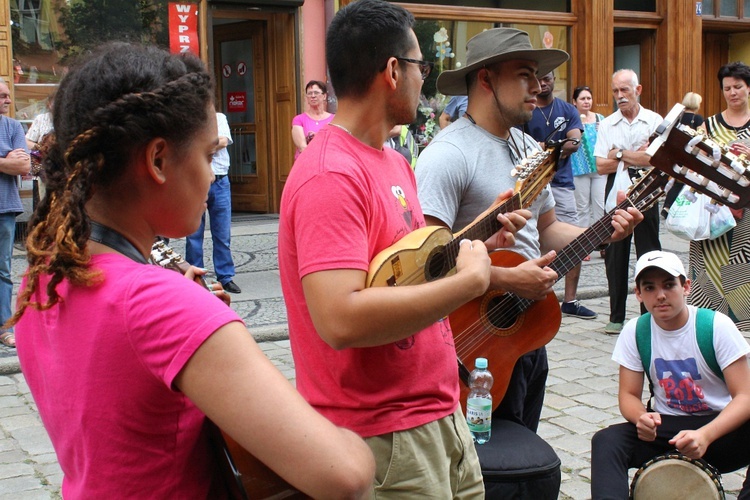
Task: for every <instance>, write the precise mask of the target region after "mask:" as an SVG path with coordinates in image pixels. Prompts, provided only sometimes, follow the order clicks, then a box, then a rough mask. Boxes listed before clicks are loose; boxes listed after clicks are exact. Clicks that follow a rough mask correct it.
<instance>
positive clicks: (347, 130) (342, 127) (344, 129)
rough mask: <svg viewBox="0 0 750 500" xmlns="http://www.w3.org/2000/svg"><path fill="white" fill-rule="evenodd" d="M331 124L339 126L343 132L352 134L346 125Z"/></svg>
mask: <svg viewBox="0 0 750 500" xmlns="http://www.w3.org/2000/svg"><path fill="white" fill-rule="evenodd" d="M331 125H333V126H334V127H338V128H340V129H341V130H343V131H344V132H346V133H347V134H349V135H352V133H351V132H350V131H349V129H348V128H346V127H344V126H343V125H339V124H338V123H331Z"/></svg>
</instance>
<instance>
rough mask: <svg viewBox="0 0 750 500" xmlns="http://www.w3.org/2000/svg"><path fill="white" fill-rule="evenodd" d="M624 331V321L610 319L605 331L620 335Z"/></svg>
mask: <svg viewBox="0 0 750 500" xmlns="http://www.w3.org/2000/svg"><path fill="white" fill-rule="evenodd" d="M621 331H622V323H613V322H612V321H610V322H609V323H607V326H605V327H604V333H606V334H609V335H619V334H620V332H621Z"/></svg>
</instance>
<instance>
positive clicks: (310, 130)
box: [292, 113, 336, 160]
mask: <svg viewBox="0 0 750 500" xmlns="http://www.w3.org/2000/svg"><path fill="white" fill-rule="evenodd" d="M334 116H336V115H334V114H333V113H331V114H330V115H328V118H324V119H322V120H315V119H313V118H311V117H310V115H308V114H307V113H302V114H299V115H297V116H295V117H294V118H293V119H292V126H295V125H299V126H300V127H302V130H303V131H304V132H305V139H307V143H308V144H310V141H311V140H312V138H313V137H315V134H317V133H318V131H319V130H320V129H321V128H323V127H325V126H326V125H328V124H329V123H331V121H333V117H334ZM299 154H300V150H299V149H297V150H296V151H295V152H294V159H295V160H296V159H297V157H298V156H299Z"/></svg>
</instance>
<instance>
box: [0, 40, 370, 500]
mask: <svg viewBox="0 0 750 500" xmlns="http://www.w3.org/2000/svg"><path fill="white" fill-rule="evenodd" d="M212 95H213V87H212V82H211V78H210V76H209V75H208V73H206V71H205V69H204V68H203V66H202V64H201V63H200V61H199V60H197V59H196V58H194V57H191V56H176V55H170V54H168V53H166V52H164V51H161V50H159V49H156V48H153V47H136V46H132V45H128V44H112V45H108V46H106V47H104V48H103V49H101V50H100V51H98V52H97V53H95V54H93V55H91V56H89V57H88V58H87V59H86V60H85V61H83V62H82V63H80V64H79V65H77V66H76V67H74V68H72V69H71V71H70V72H69V73H68V75H67V76H66V77H65V78H64V80H63V81H62V83H61V84H60V88H59V90H58V94H57V98H56V100H55V108H54V111H53V115H54V116H53V119H54V127H55V132H56V143H55V144H54V145H53V146H52V147H51V150H50V152H49V154H48V155H47V157H46V158H45V160H44V167H45V173H46V175H47V180H48V185H47V196H46V197H45V199H44V200H42V202H41V204H40V206H39V208H38V210H37V211H36V214H35V217H34V220H33V221H32V230H31V232H30V234H29V237H28V242H27V249H28V260H29V268H28V271H27V273H26V276H25V279H24V282H23V283H22V285H21V291H20V293H19V296H18V301H17V302H18V311H17V313H16V314H15V316H14V317H13V318H12V319H11V320H10V322H13V323H16V322H17V327H16V333H17V336H18V356H19V359H20V362H21V367H22V369H23V373H24V376H25V377H26V380H27V382H28V385H29V388H30V389H31V393H32V395H33V397H34V399H35V401H36V404H37V406H38V408H39V414H40V416H41V418H42V421H43V422H44V425H45V427H46V429H47V431H48V433H49V435H50V438H51V440H52V443H53V445H54V447H55V451H56V453H57V457H58V460H59V463H60V466H61V468H62V470H63V473H64V479H63V488H62V494H63V497H64V498H66V499H74V498H102V497H105V496H106V495H107V494H109V495H110V496H111V495H112V494H114V495H116V496H117V497H120V498H146V497H148V498H222V497H223V496H226V493H227V492H226V491H223V489H222V488H223V485H222V484H221V481H220V480H219V479H220V478H219V472H218V465H217V462H216V460H215V458H214V455H213V452H212V450H211V444H210V437H209V432H208V430H207V429H208V427H207V426H205V425H204V424H205V423H206V417H208V418H210V419H211V420H212V421H213V422H214V423H215V424H216V425H217V426H218V427H220V428H221V429H223V430H224V431H225V432H226V433H227V434H229V435H230V436H232V437H233V438H234V439H235V440H236V441H237V442H239V444H240V445H242V447H243V448H245V449H246V450H248V451H249V452H250V453H252V454H253V455H255V456H256V457H257V458H259V459H260V460H261V461H263V462H264V463H265V464H266V465H268V466H269V467H271V468H272V469H274V470H275V471H276V472H277V473H279V475H281V476H282V477H283V478H284V479H285V480H286V481H288V482H289V483H291V484H292V485H293V486H295V487H296V488H298V489H300V490H302V491H303V492H305V493H306V494H308V495H310V496H313V497H325V498H339V497H340V498H344V497H349V498H356V497H358V496H362V495H364V494H366V492H367V491H368V490H369V487H370V485H371V482H372V477H373V471H374V463H373V459H372V455H371V453H370V451H369V448H368V447H367V446H366V445H365V444H364V443H363V442H362V441H361V440H360V439H359V437H357V436H356V435H355V434H353V433H351V432H349V431H346V430H343V429H340V428H338V427H336V426H334V425H333V424H331V423H330V422H329V421H327V420H325V419H324V418H323V417H322V416H321V415H320V414H318V413H317V412H316V411H314V410H313V409H312V408H311V407H310V406H308V405H307V403H306V402H304V400H303V399H302V398H301V397H300V396H299V394H298V393H297V392H296V391H295V390H294V388H293V387H292V386H291V385H290V384H289V382H288V381H287V380H286V378H285V377H284V376H283V375H282V374H281V373H280V372H279V371H278V370H276V368H275V367H274V366H273V365H272V364H271V362H270V361H269V360H268V359H267V358H265V356H264V355H263V353H262V351H261V350H260V349H259V348H258V346H257V345H256V344H255V342H254V341H253V339H252V337H251V336H250V335H249V333H248V331H247V329H246V327H245V326H244V325H243V323H242V321H241V319H240V318H239V317H238V316H237V314H236V313H235V312H233V311H232V310H231V309H230V308H229V307H227V306H226V305H225V304H224V303H223V302H222V301H221V300H219V299H217V297H216V296H214V295H212V294H211V293H209V292H208V291H207V290H205V289H204V288H202V287H201V286H198V285H196V283H194V282H193V281H192V280H191V279H185V278H184V277H182V276H180V275H179V273H175V272H173V271H170V270H165V269H162V268H160V267H158V266H153V265H147V263H146V256H147V255H149V252H150V249H151V245H152V243H153V241H154V238H155V237H156V235H163V236H166V237H170V238H179V237H184V236H186V235H188V234H191V233H192V232H194V231H195V230H196V228H197V227H198V225H199V223H200V218H201V214H202V213H203V212H204V210H205V209H206V204H205V202H206V198H207V195H208V190H209V186H210V183H211V179H212V173H211V165H210V164H211V157H212V155H213V153H214V151H215V150H216V149H217V147H218V141H217V127H216V118H215V113H214V109H213V98H212ZM201 272H202V271H201V270H198V269H196V268H192V269H191V270H190V271H188V273H187V277H188V278H194V277H195V275H197V274H200V273H201Z"/></svg>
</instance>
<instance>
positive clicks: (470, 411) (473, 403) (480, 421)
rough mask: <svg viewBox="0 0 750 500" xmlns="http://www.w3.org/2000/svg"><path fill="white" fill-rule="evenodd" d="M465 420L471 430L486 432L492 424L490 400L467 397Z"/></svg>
mask: <svg viewBox="0 0 750 500" xmlns="http://www.w3.org/2000/svg"><path fill="white" fill-rule="evenodd" d="M466 422H467V423H468V424H469V430H470V431H471V432H488V431H489V430H490V427H491V425H492V400H491V399H487V398H469V400H468V401H467V402H466Z"/></svg>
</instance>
